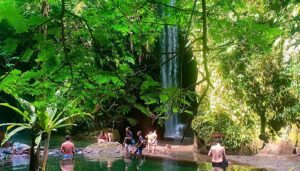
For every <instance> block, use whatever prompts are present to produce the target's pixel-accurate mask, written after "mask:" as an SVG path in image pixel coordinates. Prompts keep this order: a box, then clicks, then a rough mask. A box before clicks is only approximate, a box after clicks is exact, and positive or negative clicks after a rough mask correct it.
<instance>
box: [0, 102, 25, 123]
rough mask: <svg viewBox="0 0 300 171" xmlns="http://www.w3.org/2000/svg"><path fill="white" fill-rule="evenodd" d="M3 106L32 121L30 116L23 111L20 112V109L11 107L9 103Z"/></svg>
mask: <svg viewBox="0 0 300 171" xmlns="http://www.w3.org/2000/svg"><path fill="white" fill-rule="evenodd" d="M0 105H1V106H5V107H8V108H10V109H13V110H14V111H15V112H17V113H19V114H20V115H21V116H23V117H24V118H25V119H26V120H27V121H30V117H29V116H28V114H26V113H24V112H22V111H21V110H19V109H18V108H16V107H13V106H11V105H10V104H8V103H0Z"/></svg>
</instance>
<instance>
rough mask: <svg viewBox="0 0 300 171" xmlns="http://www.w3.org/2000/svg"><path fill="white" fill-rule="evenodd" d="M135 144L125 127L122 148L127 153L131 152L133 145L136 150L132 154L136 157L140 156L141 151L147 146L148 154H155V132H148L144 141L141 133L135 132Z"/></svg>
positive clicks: (131, 134) (129, 131)
mask: <svg viewBox="0 0 300 171" xmlns="http://www.w3.org/2000/svg"><path fill="white" fill-rule="evenodd" d="M137 138H138V139H137V140H138V141H137V143H135V140H134V138H133V133H132V131H131V130H130V127H127V128H126V129H125V138H124V142H123V145H124V148H125V149H126V151H127V152H132V150H131V148H132V146H133V145H136V150H135V152H134V154H137V155H139V156H140V155H142V152H143V149H144V148H145V147H146V146H148V153H150V151H151V150H152V152H153V153H155V149H156V146H157V133H156V130H155V131H153V132H150V133H149V134H148V135H147V136H146V139H147V141H146V139H145V138H144V137H143V133H142V131H138V132H137Z"/></svg>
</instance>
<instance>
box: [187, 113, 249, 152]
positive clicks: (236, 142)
mask: <svg viewBox="0 0 300 171" xmlns="http://www.w3.org/2000/svg"><path fill="white" fill-rule="evenodd" d="M192 127H193V129H194V130H195V131H196V133H197V134H198V136H199V138H201V139H203V140H204V141H205V144H210V143H211V142H212V135H213V134H214V133H220V134H223V135H224V137H223V139H222V144H223V145H224V146H225V147H226V149H228V150H230V151H238V150H240V149H241V147H242V146H244V145H247V144H249V143H250V142H251V139H252V138H253V135H254V134H253V133H252V132H251V130H250V129H247V128H246V126H245V125H244V124H243V123H241V122H237V121H235V120H233V119H232V118H231V115H230V114H228V113H218V114H217V113H209V114H206V115H200V116H197V117H196V118H195V119H194V120H193V122H192Z"/></svg>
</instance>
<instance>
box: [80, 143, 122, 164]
mask: <svg viewBox="0 0 300 171" xmlns="http://www.w3.org/2000/svg"><path fill="white" fill-rule="evenodd" d="M82 154H83V155H84V156H85V157H86V158H88V159H90V160H100V159H105V158H121V157H123V156H124V155H125V154H126V151H125V150H124V149H123V146H122V145H121V144H120V143H118V142H104V143H95V144H91V145H89V146H87V147H86V148H85V149H83V150H82Z"/></svg>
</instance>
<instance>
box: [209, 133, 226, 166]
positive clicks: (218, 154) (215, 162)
mask: <svg viewBox="0 0 300 171" xmlns="http://www.w3.org/2000/svg"><path fill="white" fill-rule="evenodd" d="M214 142H215V145H213V146H211V148H210V150H209V152H208V156H212V159H211V163H212V167H213V171H222V170H225V169H226V167H225V166H224V163H223V160H225V159H226V153H225V148H224V147H222V146H221V145H220V139H215V141H214Z"/></svg>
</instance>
